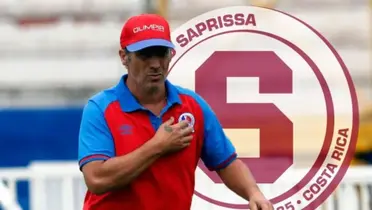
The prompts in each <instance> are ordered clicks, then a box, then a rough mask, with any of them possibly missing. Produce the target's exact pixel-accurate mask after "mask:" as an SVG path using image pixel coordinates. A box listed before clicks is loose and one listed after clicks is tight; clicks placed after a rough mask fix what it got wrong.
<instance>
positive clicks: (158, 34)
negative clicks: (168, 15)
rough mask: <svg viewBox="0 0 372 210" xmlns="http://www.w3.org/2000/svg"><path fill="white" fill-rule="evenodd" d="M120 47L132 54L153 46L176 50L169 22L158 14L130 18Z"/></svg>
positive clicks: (123, 30)
mask: <svg viewBox="0 0 372 210" xmlns="http://www.w3.org/2000/svg"><path fill="white" fill-rule="evenodd" d="M120 45H121V47H122V48H123V49H124V48H127V50H128V51H130V52H134V51H138V50H141V49H144V48H146V47H152V46H164V47H169V48H174V45H173V43H172V41H171V32H170V27H169V24H168V21H167V20H165V19H164V18H163V17H162V16H160V15H156V14H141V15H136V16H133V17H131V18H129V19H128V20H127V22H126V23H125V24H124V26H123V29H122V31H121V35H120Z"/></svg>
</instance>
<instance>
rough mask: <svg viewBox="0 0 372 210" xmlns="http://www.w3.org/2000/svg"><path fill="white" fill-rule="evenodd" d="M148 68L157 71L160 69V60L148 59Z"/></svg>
mask: <svg viewBox="0 0 372 210" xmlns="http://www.w3.org/2000/svg"><path fill="white" fill-rule="evenodd" d="M149 66H150V68H152V69H159V68H160V67H161V60H160V59H159V58H156V57H153V58H150V59H149Z"/></svg>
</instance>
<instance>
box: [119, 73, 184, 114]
mask: <svg viewBox="0 0 372 210" xmlns="http://www.w3.org/2000/svg"><path fill="white" fill-rule="evenodd" d="M127 77H128V74H125V75H123V76H122V77H121V78H120V81H119V83H118V84H117V85H116V87H115V92H116V95H117V97H118V100H119V103H120V107H121V109H122V110H123V111H124V112H133V111H137V110H146V108H144V107H143V106H142V105H141V104H139V103H138V101H137V99H136V98H135V97H134V95H133V94H132V93H131V92H130V90H129V88H128V86H127V85H126V83H125V81H126V79H127ZM165 88H166V91H167V106H166V109H168V108H169V107H171V106H172V105H174V104H181V99H180V96H179V94H178V91H177V88H176V87H175V86H174V85H173V84H171V83H170V82H169V81H168V80H165Z"/></svg>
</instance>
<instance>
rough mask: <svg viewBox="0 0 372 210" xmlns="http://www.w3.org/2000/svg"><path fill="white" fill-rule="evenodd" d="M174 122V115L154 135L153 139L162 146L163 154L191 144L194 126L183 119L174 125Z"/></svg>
mask: <svg viewBox="0 0 372 210" xmlns="http://www.w3.org/2000/svg"><path fill="white" fill-rule="evenodd" d="M173 122H174V118H173V117H171V118H170V119H169V120H168V121H166V122H164V123H163V124H162V125H161V126H160V127H159V129H158V130H157V132H156V134H155V135H154V137H153V140H154V141H156V142H157V143H158V145H159V146H160V148H161V153H162V154H165V153H169V152H175V151H178V150H181V149H183V148H185V147H187V146H189V145H190V143H191V140H192V138H193V135H192V131H193V128H192V127H191V126H189V124H188V122H187V121H181V122H178V123H177V124H174V125H173Z"/></svg>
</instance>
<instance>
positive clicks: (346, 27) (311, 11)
mask: <svg viewBox="0 0 372 210" xmlns="http://www.w3.org/2000/svg"><path fill="white" fill-rule="evenodd" d="M249 4H256V5H262V6H269V7H275V8H278V9H280V10H283V11H286V12H288V13H291V14H293V15H295V16H297V17H299V18H301V19H303V20H304V21H306V22H308V23H309V24H310V25H312V26H314V27H315V28H316V29H318V30H319V31H320V32H321V33H322V34H323V35H324V36H325V37H326V38H327V39H328V40H329V41H330V42H331V43H332V44H333V45H334V46H335V48H336V49H337V50H338V52H339V53H340V55H341V56H342V58H343V59H344V61H345V63H346V65H347V66H348V67H349V70H350V72H351V74H352V77H353V79H354V82H355V84H356V87H357V91H358V97H359V103H360V110H361V125H360V132H359V133H360V135H359V139H358V146H357V153H356V157H355V159H354V161H353V166H352V168H355V171H351V172H350V173H348V175H347V177H346V178H345V180H344V185H343V186H344V187H343V188H340V190H343V192H344V194H342V195H340V196H341V197H340V196H339V197H338V198H339V199H337V200H338V201H337V202H333V200H332V199H330V201H329V202H328V204H327V205H326V207H327V209H328V210H336V209H340V210H341V209H342V210H343V209H348V210H359V209H360V210H367V209H368V210H371V209H372V193H371V190H370V189H371V188H370V187H369V185H368V183H372V173H371V171H372V167H371V166H369V164H371V163H372V100H371V99H372V91H371V90H372V88H371V81H372V73H371V72H372V66H371V58H372V51H371V50H372V44H371V43H372V26H371V24H372V22H371V17H372V16H371V15H370V14H371V2H369V0H230V1H225V0H105V1H102V0H53V1H46V0H0V107H1V109H0V125H1V126H0V181H1V180H3V181H4V185H2V184H0V203H1V204H2V205H3V209H4V210H7V209H10V210H13V209H14V210H15V209H23V210H29V209H30V210H58V209H61V210H62V209H63V210H67V209H69V210H72V209H79V206H80V205H81V202H82V200H81V199H82V198H81V196H80V197H79V195H81V193H83V192H84V186H82V185H81V182H80V181H81V180H80V181H79V179H60V178H61V177H68V174H69V173H70V171H76V170H77V166H76V162H74V161H76V158H77V135H78V129H79V123H80V117H81V111H82V105H83V104H84V103H85V102H86V100H87V98H88V97H89V96H91V95H92V94H94V93H95V92H97V91H98V90H100V89H102V88H106V87H109V86H111V85H112V84H113V83H115V82H116V81H117V79H118V78H119V76H120V75H122V74H123V73H124V69H123V67H122V66H121V63H120V61H119V58H118V56H117V50H118V37H119V33H120V30H121V27H122V24H123V22H124V21H125V20H126V18H127V17H129V16H130V15H134V14H138V13H141V12H156V13H159V14H161V15H164V16H165V17H167V18H168V19H169V21H170V22H171V26H172V28H175V27H177V26H178V25H180V24H182V23H183V22H185V21H186V20H188V19H190V18H192V17H194V16H196V15H199V14H201V13H204V12H206V11H209V10H212V9H215V8H220V7H224V6H232V5H249ZM304 135H306V134H305V133H304ZM35 161H36V162H35ZM39 161H48V162H46V163H42V162H39ZM50 161H61V163H57V162H50ZM64 161H71V163H70V162H64ZM59 164H62V165H59ZM25 168H28V169H29V171H28V172H26V173H25V172H24V169H25ZM32 173H36V174H37V175H38V176H39V177H42V178H43V180H44V181H43V180H41V179H36V178H30V176H29V175H30V174H32ZM58 179H60V181H55V180H58ZM45 180H49V181H45ZM53 180H54V181H53ZM0 183H1V182H0ZM48 183H49V184H48ZM74 186H75V187H76V186H80V187H78V189H76V188H74ZM71 193H73V194H71ZM345 193H346V194H345ZM342 196H344V197H342ZM335 197H337V196H335ZM340 198H341V199H340ZM345 198H346V199H345ZM74 199H75V200H74ZM340 200H341V201H342V200H344V201H345V200H347V204H348V205H346V204H345V203H343V204H340ZM80 209H81V208H80ZM323 209H325V208H323Z"/></svg>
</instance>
